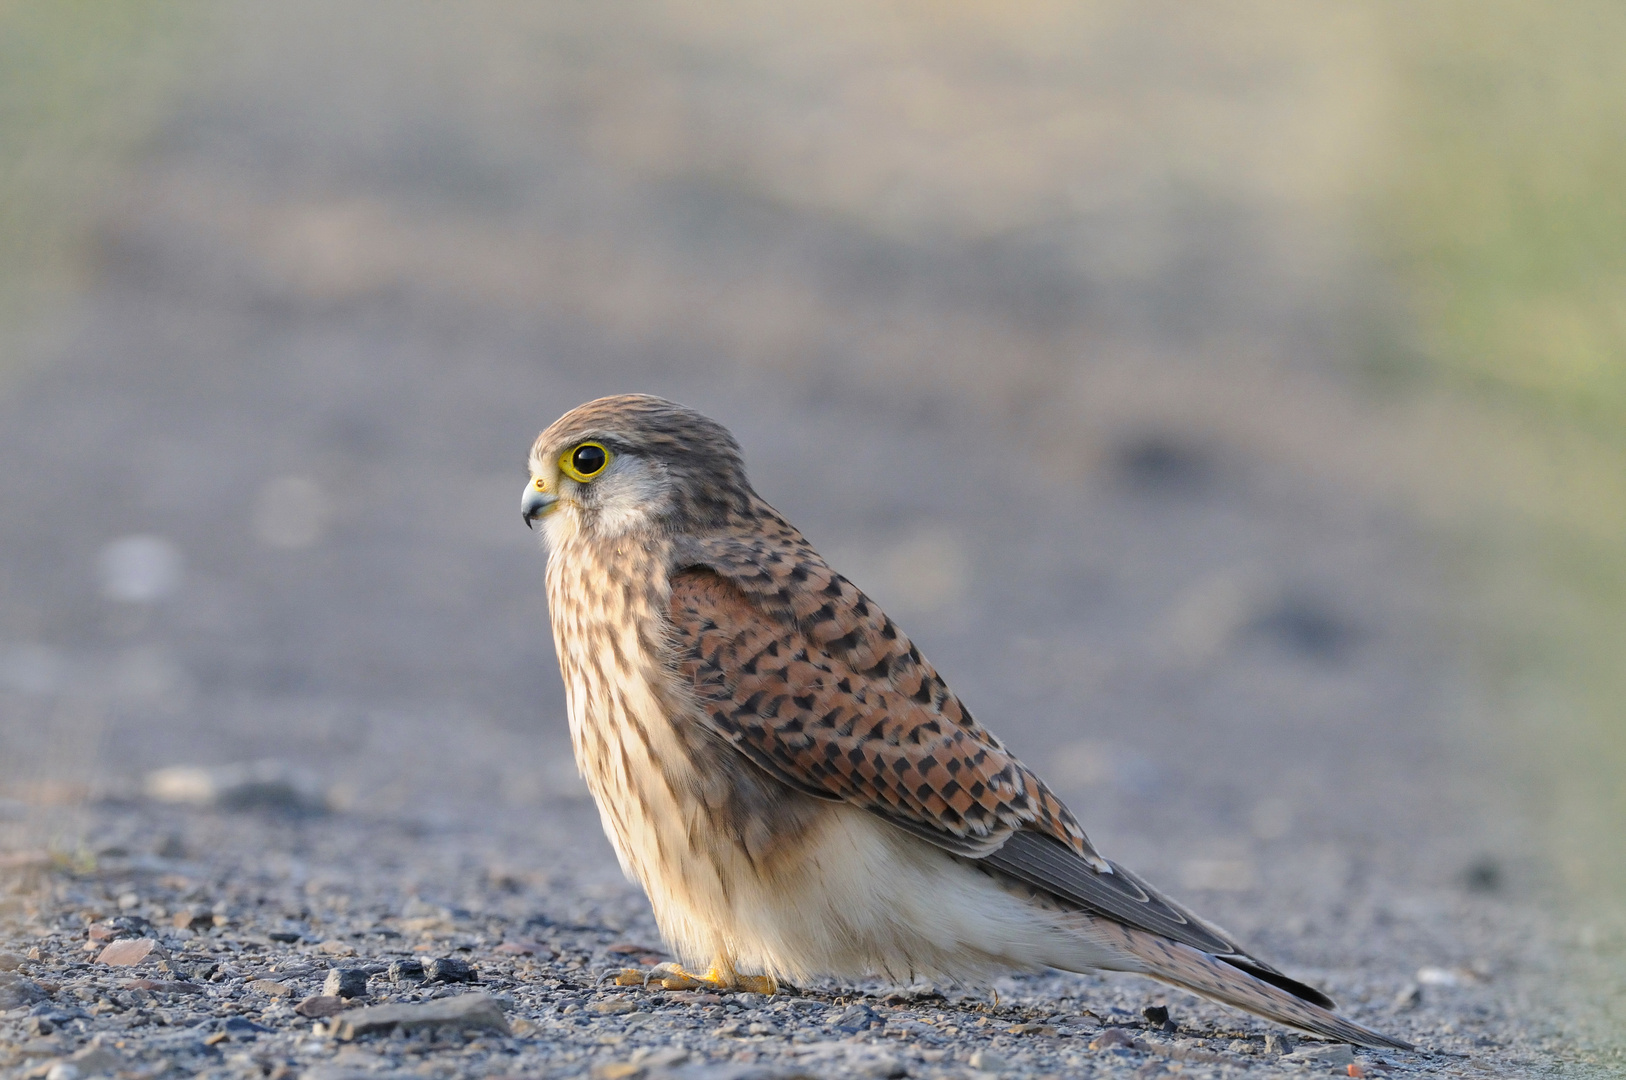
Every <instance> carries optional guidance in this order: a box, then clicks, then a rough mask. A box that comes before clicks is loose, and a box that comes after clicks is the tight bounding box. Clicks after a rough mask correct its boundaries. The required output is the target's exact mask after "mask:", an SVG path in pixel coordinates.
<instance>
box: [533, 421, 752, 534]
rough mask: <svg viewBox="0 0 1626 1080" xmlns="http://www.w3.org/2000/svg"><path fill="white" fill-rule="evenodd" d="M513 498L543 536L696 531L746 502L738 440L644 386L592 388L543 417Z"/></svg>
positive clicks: (747, 487) (747, 488)
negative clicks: (637, 390)
mask: <svg viewBox="0 0 1626 1080" xmlns="http://www.w3.org/2000/svg"><path fill="white" fill-rule="evenodd" d="M530 467H531V480H530V483H528V484H527V485H526V487H525V495H524V497H523V499H522V500H521V502H520V513H521V514H523V515H524V517H525V523H526V524H527V525H533V524H535V523H536V522H538V521H540V522H541V523H542V526H543V531H544V533H545V535H546V536H547V537H548V540H549V542H550V543H552V544H555V545H557V544H558V542H560V541H561V540H563V539H565V538H566V537H569V536H574V535H586V536H589V537H594V538H611V537H617V536H623V535H626V534H629V533H639V532H666V531H673V530H685V531H695V530H699V529H703V528H705V527H706V526H707V525H710V524H715V523H717V522H720V521H722V520H723V519H725V518H726V517H727V516H728V515H729V514H730V513H737V512H740V511H742V510H744V509H745V508H746V506H748V504H749V502H750V500H751V498H752V495H751V486H750V483H749V482H748V481H747V480H746V478H745V464H744V462H743V461H742V460H741V458H740V447H739V444H738V443H737V442H735V441H734V437H733V436H732V435H730V434H729V433H728V430H727V429H726V428H724V427H723V426H722V425H721V424H719V423H717V422H716V421H714V420H710V419H708V418H706V417H704V416H702V415H700V414H699V413H697V412H695V411H694V410H693V409H690V408H687V407H686V406H683V405H679V404H677V403H676V402H671V401H666V400H664V399H662V398H658V397H650V396H649V395H647V394H622V395H618V396H616V397H606V398H599V399H598V400H597V401H589V402H588V403H587V404H585V405H581V406H578V407H576V408H574V409H572V410H570V411H569V412H567V413H565V415H563V416H561V417H560V418H559V419H557V420H555V421H554V422H553V423H552V424H550V425H549V426H548V429H547V430H546V431H544V432H542V434H541V435H539V436H538V437H537V440H536V445H535V446H533V447H532V448H531V461H530Z"/></svg>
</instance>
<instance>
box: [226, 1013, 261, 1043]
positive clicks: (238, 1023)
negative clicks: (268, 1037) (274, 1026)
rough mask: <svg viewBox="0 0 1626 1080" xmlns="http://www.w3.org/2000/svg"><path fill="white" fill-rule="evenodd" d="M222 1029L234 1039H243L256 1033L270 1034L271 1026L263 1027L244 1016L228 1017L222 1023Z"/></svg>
mask: <svg viewBox="0 0 1626 1080" xmlns="http://www.w3.org/2000/svg"><path fill="white" fill-rule="evenodd" d="M220 1030H221V1031H224V1032H225V1033H226V1034H227V1035H230V1036H231V1037H232V1038H234V1039H241V1038H246V1037H250V1036H254V1035H265V1034H269V1033H270V1031H271V1029H270V1028H268V1027H261V1026H260V1025H259V1024H256V1023H255V1022H254V1021H252V1020H249V1019H247V1018H246V1017H242V1016H232V1017H228V1018H227V1019H226V1022H225V1023H223V1024H221V1025H220Z"/></svg>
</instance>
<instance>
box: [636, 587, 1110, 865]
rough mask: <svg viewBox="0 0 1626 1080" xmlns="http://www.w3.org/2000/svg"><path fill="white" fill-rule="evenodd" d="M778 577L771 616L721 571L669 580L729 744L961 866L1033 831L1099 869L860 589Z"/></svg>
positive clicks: (687, 661)
mask: <svg viewBox="0 0 1626 1080" xmlns="http://www.w3.org/2000/svg"><path fill="white" fill-rule="evenodd" d="M812 559H813V560H816V559H817V556H813V557H812ZM709 561H710V560H708V562H709ZM753 562H754V560H753ZM756 565H757V566H759V567H760V565H761V564H760V563H757V564H756ZM769 569H770V570H772V569H773V567H771V566H770V567H769ZM778 576H780V575H777V574H775V575H772V576H769V575H763V576H762V579H761V584H763V585H766V584H769V583H771V582H772V580H773V578H774V577H778ZM783 576H785V577H786V578H788V579H790V584H791V585H792V587H791V588H789V589H784V590H779V589H775V590H774V595H771V596H770V597H769V598H768V599H769V604H767V605H764V604H763V603H761V602H760V601H759V600H758V599H757V598H756V597H753V596H751V595H750V594H749V592H748V591H747V590H748V589H749V588H750V584H749V583H747V584H746V587H744V588H742V587H741V583H740V582H738V581H737V580H735V579H734V578H733V577H732V576H730V575H728V574H726V572H719V570H718V569H716V568H714V567H713V566H698V567H697V566H690V567H688V568H686V569H683V570H680V571H679V572H678V573H676V574H674V575H673V576H672V579H671V600H670V604H669V608H668V611H669V615H670V617H671V621H672V626H673V630H674V631H675V635H676V641H675V643H674V644H675V645H676V653H677V663H678V667H679V669H680V671H681V673H682V674H683V675H684V676H685V677H686V678H687V680H688V681H689V682H690V683H691V685H692V687H693V690H694V693H695V696H696V699H697V701H698V703H699V705H700V708H701V710H702V711H703V713H704V715H705V716H706V718H707V719H708V720H709V721H710V723H711V725H712V726H713V728H714V729H715V730H716V731H717V732H718V733H719V734H720V735H722V736H723V737H724V738H726V739H728V740H729V741H730V742H731V743H732V744H733V745H734V746H735V747H737V748H738V749H739V750H740V751H741V752H742V753H744V754H745V755H746V756H747V757H749V758H750V759H751V760H752V761H754V762H755V763H756V764H757V765H758V766H759V767H761V768H763V769H765V770H766V771H768V772H769V773H770V774H772V775H773V776H775V777H777V778H778V779H780V780H782V781H783V782H785V783H787V784H789V785H791V786H792V787H794V788H797V789H798V790H800V791H804V792H807V793H808V794H811V795H815V796H818V797H820V798H825V799H839V800H842V801H845V802H850V803H853V804H855V805H858V806H862V807H864V808H865V809H867V810H871V811H873V812H875V813H878V814H881V815H882V816H884V817H886V818H888V819H889V820H891V821H893V822H894V823H895V824H897V825H899V826H900V827H902V828H905V829H908V830H910V831H911V832H914V833H916V834H918V835H920V836H922V837H923V838H925V839H927V840H929V841H931V842H932V843H934V844H937V845H938V846H940V847H943V848H946V849H948V850H951V851H954V852H956V853H958V854H962V855H969V856H974V857H975V856H982V855H985V854H987V853H988V852H990V851H993V850H994V849H996V848H997V847H999V845H1000V844H1001V843H1003V842H1004V841H1005V839H1006V838H1007V837H1008V836H1010V835H1011V834H1012V833H1013V832H1014V831H1015V830H1017V829H1019V828H1023V827H1032V828H1035V829H1038V830H1040V831H1041V832H1044V833H1046V834H1048V835H1052V836H1054V837H1055V838H1056V839H1057V841H1058V842H1060V843H1062V844H1063V845H1065V846H1066V847H1067V848H1068V849H1069V850H1072V851H1074V852H1075V853H1076V854H1077V856H1078V857H1080V858H1081V859H1086V860H1088V859H1099V858H1100V856H1098V855H1097V854H1096V853H1095V851H1094V849H1093V848H1091V847H1090V845H1089V841H1088V839H1087V838H1085V836H1084V832H1083V829H1082V828H1081V827H1080V826H1079V825H1078V822H1077V821H1076V820H1075V819H1074V818H1073V816H1072V814H1071V813H1070V812H1069V811H1068V810H1067V808H1066V807H1065V806H1064V805H1062V803H1061V801H1060V800H1059V799H1057V798H1056V797H1055V795H1054V794H1053V793H1052V792H1050V790H1049V789H1048V788H1046V787H1045V786H1044V784H1043V782H1042V781H1040V780H1039V778H1038V777H1037V776H1035V775H1034V774H1033V773H1032V772H1030V771H1029V770H1028V769H1027V767H1026V766H1024V765H1023V764H1022V763H1021V762H1020V761H1018V760H1017V759H1016V758H1015V757H1014V756H1012V755H1011V754H1010V753H1009V752H1008V751H1007V750H1006V749H1005V748H1004V747H1003V746H1002V745H1001V744H1000V743H999V740H997V739H996V738H994V737H993V735H991V734H989V733H988V732H987V731H985V730H984V729H983V728H982V727H981V726H980V725H978V724H977V723H976V721H974V720H973V719H972V718H971V717H970V715H969V714H968V713H966V711H965V709H964V708H963V706H961V705H960V703H959V701H958V699H956V698H955V697H954V696H953V694H952V693H950V692H949V690H948V688H947V686H945V685H944V684H943V680H942V679H941V678H939V677H938V675H937V673H936V672H935V671H934V670H933V669H932V668H931V666H930V664H928V663H927V662H926V661H925V660H924V659H923V658H922V657H921V655H920V652H919V650H918V649H916V648H915V646H914V645H913V644H911V643H910V642H909V640H908V638H906V637H905V636H904V635H903V633H902V632H901V631H900V630H898V629H897V627H896V626H895V625H894V624H893V623H892V621H891V620H890V619H888V618H886V616H885V615H884V614H882V613H881V612H880V611H879V610H878V609H877V608H876V607H875V606H874V605H873V603H872V602H871V601H869V600H868V598H867V597H865V596H864V595H863V593H861V592H859V591H858V589H857V588H856V587H855V586H853V585H852V583H851V582H848V581H847V580H846V579H845V578H842V577H841V576H840V575H838V574H836V573H835V572H834V571H831V570H830V569H829V568H828V567H827V566H825V565H824V564H823V563H822V561H817V562H814V561H812V560H797V561H796V562H795V563H794V564H793V565H791V566H788V567H784V568H783ZM765 607H766V608H767V610H764V608H765ZM776 609H777V610H776ZM1102 865H1105V864H1104V862H1103V863H1102Z"/></svg>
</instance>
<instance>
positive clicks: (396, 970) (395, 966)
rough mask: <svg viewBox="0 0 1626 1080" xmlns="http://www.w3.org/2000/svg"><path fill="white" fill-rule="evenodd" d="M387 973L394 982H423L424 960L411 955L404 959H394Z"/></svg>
mask: <svg viewBox="0 0 1626 1080" xmlns="http://www.w3.org/2000/svg"><path fill="white" fill-rule="evenodd" d="M387 974H388V975H389V979H390V982H393V983H401V982H422V981H423V961H422V960H415V959H413V958H412V957H410V956H409V957H407V958H406V959H404V960H392V961H390V966H389V971H388V973H387Z"/></svg>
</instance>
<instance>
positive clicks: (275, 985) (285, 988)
mask: <svg viewBox="0 0 1626 1080" xmlns="http://www.w3.org/2000/svg"><path fill="white" fill-rule="evenodd" d="M248 988H249V989H250V990H253V991H254V992H255V993H257V994H264V995H265V996H266V997H279V998H285V997H293V996H294V988H293V987H291V986H289V985H288V984H287V983H285V982H278V981H277V980H276V979H255V980H253V981H252V982H250V983H249V984H248Z"/></svg>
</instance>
